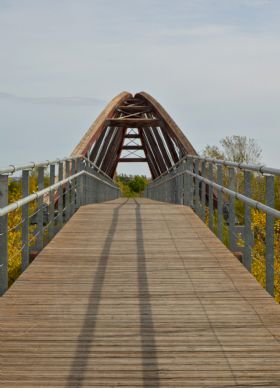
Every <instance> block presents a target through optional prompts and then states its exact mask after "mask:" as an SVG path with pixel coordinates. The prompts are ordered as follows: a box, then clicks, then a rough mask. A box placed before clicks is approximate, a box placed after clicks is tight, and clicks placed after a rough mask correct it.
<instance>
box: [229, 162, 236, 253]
mask: <svg viewBox="0 0 280 388" xmlns="http://www.w3.org/2000/svg"><path fill="white" fill-rule="evenodd" d="M228 172H229V189H230V190H232V191H235V190H236V177H235V169H234V167H230V168H229V169H228ZM234 226H235V197H233V196H230V198H229V249H231V250H233V248H234V245H235V244H234V241H235V236H234Z"/></svg>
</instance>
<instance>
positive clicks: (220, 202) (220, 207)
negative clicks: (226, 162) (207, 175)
mask: <svg viewBox="0 0 280 388" xmlns="http://www.w3.org/2000/svg"><path fill="white" fill-rule="evenodd" d="M217 183H218V185H220V186H223V166H222V165H221V164H218V166H217ZM217 200H218V221H217V222H218V228H217V229H218V230H217V235H218V238H219V239H220V240H221V241H223V225H224V217H223V193H222V191H221V190H218V193H217Z"/></svg>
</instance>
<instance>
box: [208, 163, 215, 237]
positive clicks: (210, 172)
mask: <svg viewBox="0 0 280 388" xmlns="http://www.w3.org/2000/svg"><path fill="white" fill-rule="evenodd" d="M208 179H209V180H210V181H211V182H213V164H212V163H211V162H209V163H208ZM208 190H209V196H208V202H209V203H208V206H209V228H210V229H211V230H213V229H214V222H213V215H214V209H213V186H211V185H209V187H208Z"/></svg>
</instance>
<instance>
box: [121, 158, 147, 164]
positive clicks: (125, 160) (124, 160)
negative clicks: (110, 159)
mask: <svg viewBox="0 0 280 388" xmlns="http://www.w3.org/2000/svg"><path fill="white" fill-rule="evenodd" d="M119 162H120V163H143V162H145V163H146V162H147V159H146V158H120V159H119Z"/></svg>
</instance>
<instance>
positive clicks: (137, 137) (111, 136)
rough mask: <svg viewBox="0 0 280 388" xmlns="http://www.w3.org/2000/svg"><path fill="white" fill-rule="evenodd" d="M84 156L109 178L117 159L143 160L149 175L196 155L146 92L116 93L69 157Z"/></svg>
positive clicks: (161, 171) (180, 132) (164, 112)
mask: <svg viewBox="0 0 280 388" xmlns="http://www.w3.org/2000/svg"><path fill="white" fill-rule="evenodd" d="M77 155H83V156H85V157H88V158H89V160H91V161H92V162H93V163H94V164H95V165H96V166H97V167H98V168H99V170H100V171H103V172H104V173H106V174H107V175H109V176H110V177H113V176H114V174H115V172H116V168H117V165H118V163H119V162H126V163H127V162H138V163H139V162H147V163H148V166H149V169H150V172H151V175H152V178H153V179H154V178H157V177H158V176H160V175H161V174H162V173H164V172H166V171H168V169H169V168H170V167H172V166H173V165H174V164H175V163H177V162H178V160H180V159H181V158H182V157H184V156H186V155H197V153H196V151H195V150H194V148H193V147H192V145H191V143H190V142H189V141H188V140H187V138H186V137H185V135H184V134H183V132H182V131H181V130H180V129H179V127H178V126H177V125H176V124H175V122H174V121H173V119H172V118H171V117H170V116H169V115H168V114H167V112H166V111H165V110H164V109H163V107H162V106H161V105H160V104H159V103H158V102H157V101H156V100H155V99H154V98H153V97H151V96H150V95H149V94H147V93H145V92H141V93H138V94H136V95H135V96H134V97H133V96H132V95H131V94H130V93H127V92H123V93H121V94H119V95H118V96H116V97H115V98H114V99H113V100H112V101H111V102H110V103H109V104H108V105H107V107H106V108H105V109H104V110H103V112H102V113H101V114H100V115H99V117H98V118H97V119H96V121H95V122H94V123H93V125H92V126H91V127H90V128H89V130H88V131H87V133H86V134H85V135H84V137H83V138H82V139H81V141H80V143H79V144H78V145H77V147H76V148H75V149H74V151H73V153H72V156H77Z"/></svg>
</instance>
